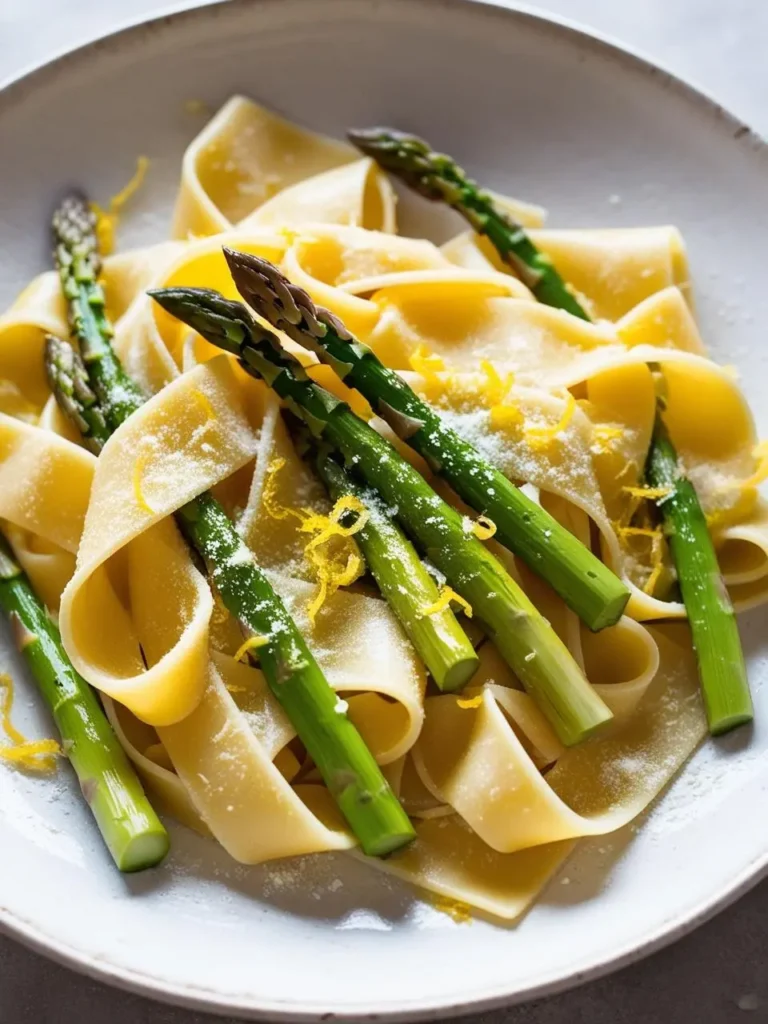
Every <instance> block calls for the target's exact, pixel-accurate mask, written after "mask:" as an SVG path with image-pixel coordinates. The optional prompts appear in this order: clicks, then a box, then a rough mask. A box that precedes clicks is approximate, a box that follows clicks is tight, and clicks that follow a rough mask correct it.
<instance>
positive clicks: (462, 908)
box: [430, 896, 472, 924]
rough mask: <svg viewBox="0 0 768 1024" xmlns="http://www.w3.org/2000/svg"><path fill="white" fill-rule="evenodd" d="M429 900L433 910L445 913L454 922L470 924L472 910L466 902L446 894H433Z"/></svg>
mask: <svg viewBox="0 0 768 1024" xmlns="http://www.w3.org/2000/svg"><path fill="white" fill-rule="evenodd" d="M430 902H431V903H432V906H433V907H434V909H435V910H438V911H439V912H440V913H441V914H447V915H448V917H450V918H451V920H452V921H455V922H456V924H472V910H471V908H470V907H468V906H467V904H466V903H462V902H461V901H460V900H453V899H449V898H448V897H447V896H433V897H432V899H431V900H430Z"/></svg>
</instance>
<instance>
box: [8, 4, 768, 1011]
mask: <svg viewBox="0 0 768 1024" xmlns="http://www.w3.org/2000/svg"><path fill="white" fill-rule="evenodd" d="M279 2H280V0H182V2H181V3H177V4H171V5H169V6H168V7H165V8H163V9H161V10H160V11H158V12H157V13H156V14H153V15H151V16H149V17H146V16H139V17H138V18H128V19H125V20H124V21H121V22H120V23H119V24H118V25H117V27H115V28H114V29H112V30H111V31H109V32H106V33H104V32H100V33H98V32H97V33H95V34H94V35H92V36H90V37H89V38H87V39H86V40H85V41H84V42H82V43H80V44H79V45H77V46H75V47H65V48H63V49H61V50H59V51H56V52H54V54H53V55H52V56H51V57H49V58H47V59H44V60H42V61H37V62H33V63H32V64H30V65H28V66H27V67H26V68H23V69H22V70H21V71H20V72H17V73H15V74H13V75H11V76H10V77H8V78H5V79H2V80H0V112H2V111H3V110H4V109H6V108H7V107H8V106H9V105H10V104H13V103H15V102H16V101H17V100H18V99H20V98H21V97H22V96H23V95H24V94H25V93H26V92H27V91H28V90H32V89H35V88H39V87H41V86H44V84H45V81H46V79H47V78H48V77H49V76H55V75H57V74H60V73H61V72H62V70H66V68H67V66H68V65H73V66H75V65H77V64H79V63H80V62H82V61H88V60H89V59H90V58H91V57H92V56H93V55H94V54H97V53H98V51H100V50H102V49H109V48H112V47H120V46H121V45H122V44H123V42H124V41H127V40H129V39H130V38H131V37H133V36H137V35H139V34H140V33H142V32H144V31H146V30H148V29H149V30H151V29H161V30H163V31H164V30H165V29H166V28H168V29H171V28H173V26H174V25H176V24H178V23H179V22H181V21H190V22H191V21H193V20H194V19H198V18H199V19H201V20H204V19H206V18H208V17H210V16H211V15H212V14H213V15H214V16H215V13H216V11H217V10H219V9H224V8H225V7H226V8H239V9H241V10H245V9H247V8H248V7H254V6H256V5H259V6H264V7H266V6H271V5H274V4H277V3H279ZM294 2H301V3H311V0H294ZM347 2H349V3H351V2H353V0H347ZM357 2H358V3H359V2H360V0H357ZM366 2H368V3H369V4H370V5H373V6H375V4H376V2H377V0H366ZM391 2H392V0H390V3H391ZM395 2H396V3H398V4H401V5H405V4H408V3H410V4H415V3H418V4H421V5H422V6H423V7H435V8H439V7H442V8H444V9H456V10H461V9H467V8H469V7H473V8H474V9H475V12H476V16H477V17H488V18H498V19H499V20H500V21H501V22H504V23H506V24H507V25H511V24H513V23H514V22H515V21H518V22H523V23H526V24H529V25H533V26H535V27H538V28H539V29H542V30H544V31H549V32H550V33H554V34H558V35H559V36H560V38H562V39H564V40H566V41H568V42H570V43H572V44H575V45H577V46H580V47H582V48H590V49H591V50H592V51H593V52H595V53H597V54H598V55H601V56H603V57H607V58H610V59H612V60H614V61H615V62H616V63H617V64H619V65H621V66H623V67H629V68H634V69H635V70H636V71H638V72H640V73H642V74H643V75H644V76H646V77H647V78H652V79H653V78H655V79H658V80H659V82H660V85H661V87H662V88H666V89H670V90H672V91H673V92H675V93H677V94H678V95H679V96H682V97H683V98H685V99H687V100H688V101H690V102H691V103H692V104H693V105H694V106H695V107H697V108H698V109H699V110H704V111H706V112H708V113H709V114H710V115H712V116H714V118H715V119H716V120H719V121H722V122H724V123H725V124H726V125H727V126H729V127H730V129H731V137H732V140H733V141H734V142H735V143H736V144H737V145H743V146H746V147H747V148H748V149H749V150H751V152H752V155H753V156H757V157H758V158H762V159H763V160H768V140H766V139H765V138H764V137H763V136H762V135H761V134H760V133H759V132H757V131H756V130H755V129H753V128H752V127H751V126H750V125H749V124H747V123H746V122H745V121H744V120H743V119H742V118H741V117H739V116H738V115H737V114H735V113H734V112H733V111H731V110H730V109H729V108H728V107H726V106H724V105H723V104H721V103H720V102H719V100H717V99H716V97H715V96H713V95H712V94H711V93H710V92H709V91H708V90H707V89H706V88H705V87H703V86H701V85H700V84H698V83H697V82H695V81H693V80H691V79H689V78H688V77H686V76H682V75H680V74H678V73H677V72H673V71H671V70H670V69H669V68H667V67H666V66H665V65H664V64H663V63H659V62H658V61H657V60H655V59H654V58H651V57H650V56H649V55H646V54H645V53H643V52H642V50H640V49H637V48H635V47H632V46H630V45H628V44H626V43H623V42H621V41H619V40H617V39H615V38H614V37H613V36H612V35H610V34H609V33H604V32H601V31H599V30H596V29H592V28H590V27H588V26H586V25H583V24H581V23H580V22H578V21H577V20H575V19H571V18H568V17H563V16H560V15H557V14H552V13H550V12H548V11H543V10H541V9H540V8H538V7H535V6H531V5H529V4H523V3H518V2H517V0H395ZM766 876H768V849H766V850H765V851H764V852H763V853H762V854H761V855H759V856H756V857H754V858H753V859H752V861H751V862H750V863H749V864H747V866H746V867H744V868H743V870H742V871H741V872H740V873H739V874H737V875H736V876H735V877H734V878H733V879H731V881H730V882H729V883H728V884H727V885H726V886H724V887H721V888H720V889H719V890H718V891H717V892H715V893H713V894H712V895H711V897H710V898H707V899H706V900H704V901H700V902H699V903H698V905H696V906H694V907H693V908H691V909H689V910H687V911H680V912H679V913H678V914H677V916H676V917H673V918H671V919H666V920H664V921H663V922H662V923H661V924H659V925H658V926H657V927H656V928H655V929H654V930H653V931H651V932H650V933H648V934H647V935H646V937H645V938H644V939H643V940H642V941H641V942H639V943H638V942H631V941H630V942H627V943H625V944H624V945H623V946H622V947H620V948H619V949H617V950H616V951H614V952H613V953H612V954H611V955H610V956H609V957H607V958H605V957H603V958H601V959H599V960H596V961H595V962H593V963H591V964H589V965H588V966H585V967H583V968H582V969H580V970H578V971H577V972H575V973H572V974H568V975H563V974H562V972H561V970H557V969H555V970H553V972H552V974H551V976H548V977H545V978H540V979H539V980H538V981H537V982H536V983H535V984H530V985H528V986H526V987H525V988H523V989H518V990H517V991H515V992H510V991H509V990H505V989H504V986H503V985H502V986H499V987H497V988H495V989H494V990H493V991H491V992H490V993H487V994H485V995H482V994H479V995H476V996H475V995H471V994H468V995H466V996H465V997H462V998H461V999H460V1000H458V1001H456V1000H455V999H449V1000H448V1001H447V1002H441V1001H439V1000H436V999H427V1000H400V1001H399V1003H398V1004H396V1005H394V1006H392V1007H388V1008H386V1009H383V1010H381V1009H375V1008H372V1007H371V1006H370V1004H360V1006H359V1008H349V1009H347V1010H342V1011H333V1012H328V1011H327V1009H325V1008H324V1007H323V1006H321V1005H316V1006H315V1008H314V1009H312V1008H306V1009H302V1010H297V1009H295V1008H291V1006H290V1005H289V1004H287V1003H285V1002H282V1001H276V1000H274V999H272V1000H266V1001H265V1000H262V999H259V1000H258V1001H254V1000H253V999H252V998H250V997H249V996H247V995H245V993H242V994H240V995H236V994H232V995H228V994H225V993H216V992H215V991H212V990H210V989H203V988H198V987H196V986H195V985H194V984H193V983H189V982H188V983H179V982H171V981H168V980H167V979H163V978H159V977H157V976H154V975H152V974H150V973H148V972H146V971H140V970H137V969H134V968H130V969H129V968H126V967H123V966H120V965H119V964H117V963H113V962H111V961H110V960H108V959H107V958H106V957H105V956H104V955H103V954H101V955H99V954H94V953H88V952H86V951H84V950H78V949H76V948H75V947H73V946H72V945H71V944H69V943H65V942H62V941H60V940H58V939H56V938H54V937H53V936H52V935H50V934H48V933H46V932H45V930H44V929H43V928H42V927H39V926H37V925H34V924H32V922H30V921H28V920H25V919H24V918H23V917H22V916H20V915H18V914H16V913H14V912H12V911H10V910H9V909H8V908H6V907H1V906H0V933H1V934H3V935H6V936H8V937H10V938H12V939H14V940H16V941H18V942H20V943H21V944H22V945H24V946H26V947H27V948H28V949H31V950H32V951H33V952H35V953H38V954H40V955H42V956H45V957H47V958H49V959H51V960H54V961H55V962H57V963H59V964H61V965H62V966H64V967H67V968H69V969H71V970H73V971H75V972H77V973H79V974H82V975H86V976H87V977H90V978H92V979H94V980H95V981H99V982H102V983H104V984H108V985H111V986H113V987H116V988H118V989H122V990H123V991H128V992H132V993H136V994H138V995H141V996H144V997H145V998H149V999H154V1000H156V1001H160V1002H164V1003H167V1004H171V1005H174V1006H180V1007H184V1008H187V1009H192V1010H202V1011H206V1012H208V1013H212V1014H217V1015H224V1014H232V1013H236V1014H238V1015H240V1016H241V1017H242V1018H243V1019H248V1020H266V1021H272V1020H274V1019H275V1018H279V1020H280V1021H283V1022H294V1021H295V1022H297V1024H307V1022H320V1021H328V1020H340V1021H361V1020H366V1021H373V1020H387V1021H416V1020H435V1019H437V1018H443V1017H452V1016H458V1015H460V1014H463V1013H470V1012H472V1013H482V1012H488V1011H492V1010H495V1009H500V1008H503V1007H511V1006H515V1005H519V1004H521V1003H525V1002H529V1001H531V1000H533V999H538V998H542V997H544V996H550V995H555V994H557V993H561V992H565V991H567V990H569V989H573V988H576V987H578V986H581V985H583V984H585V983H586V982H588V981H593V980H597V979H598V978H601V977H604V976H606V975H608V974H611V973H613V972H614V971H618V970H620V969H621V968H623V967H627V966H629V965H630V964H633V963H636V962H638V961H640V960H642V959H644V958H645V957H647V956H650V955H651V954H653V953H656V952H658V951H659V950H661V949H663V948H665V947H666V946H668V945H671V944H672V943H673V942H676V941H677V940H678V939H681V938H683V937H684V936H685V935H688V934H690V933H691V932H693V931H694V930H695V929H696V928H698V927H699V926H700V925H702V924H704V923H705V922H706V921H708V920H710V919H711V918H712V917H714V916H715V915H717V914H718V913H719V912H720V911H722V910H724V909H725V908H726V907H727V906H729V905H730V904H731V903H734V902H735V901H736V900H737V899H739V898H740V897H741V896H743V895H745V894H746V893H747V892H749V891H750V890H751V889H752V888H754V887H755V886H756V885H757V884H758V883H759V882H761V881H762V880H763V879H764V878H765V877H766Z"/></svg>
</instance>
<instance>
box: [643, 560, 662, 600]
mask: <svg viewBox="0 0 768 1024" xmlns="http://www.w3.org/2000/svg"><path fill="white" fill-rule="evenodd" d="M663 571H664V565H663V563H662V562H657V563H656V565H655V566H654V567H653V572H652V573H651V575H650V576H649V577H648V579H647V580H646V581H645V585H644V586H643V593H645V594H647V595H648V596H649V597H653V592H654V590H655V589H656V584H657V583H658V582H659V577H660V576H661V574H662V572H663Z"/></svg>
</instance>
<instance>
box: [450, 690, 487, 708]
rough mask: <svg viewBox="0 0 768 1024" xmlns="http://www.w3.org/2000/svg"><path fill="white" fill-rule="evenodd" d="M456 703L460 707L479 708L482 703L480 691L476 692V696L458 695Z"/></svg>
mask: <svg viewBox="0 0 768 1024" xmlns="http://www.w3.org/2000/svg"><path fill="white" fill-rule="evenodd" d="M456 703H457V704H458V706H459V707H460V708H479V707H480V705H481V704H482V703H483V695H482V693H478V695H477V696H476V697H467V698H461V697H458V698H457V700H456Z"/></svg>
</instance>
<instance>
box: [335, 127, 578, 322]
mask: <svg viewBox="0 0 768 1024" xmlns="http://www.w3.org/2000/svg"><path fill="white" fill-rule="evenodd" d="M347 135H348V136H349V139H350V141H351V142H352V143H353V144H354V145H355V146H357V147H358V149H360V150H361V151H362V152H363V153H365V155H366V156H370V157H372V158H373V159H374V160H375V161H376V162H377V163H378V164H380V165H381V166H382V167H383V168H384V169H385V170H386V171H389V172H390V173H392V174H394V175H396V176H397V177H398V178H401V179H402V180H403V181H404V182H405V184H406V185H408V186H409V188H412V189H413V190H414V191H415V192H418V193H419V194H420V195H422V196H425V197H426V198H427V199H431V200H435V201H438V202H443V203H447V204H448V205H449V206H452V207H453V209H454V210H456V211H457V212H458V213H460V214H461V215H462V217H464V218H465V220H467V221H468V222H469V223H470V224H471V226H472V228H473V229H474V230H475V231H476V232H477V233H478V234H479V235H486V236H487V237H488V239H489V241H490V242H491V244H492V245H493V246H494V248H495V249H496V251H497V252H498V254H499V256H500V257H501V259H502V260H503V261H504V262H505V263H507V264H508V265H509V266H510V267H511V268H512V270H513V271H514V272H515V274H516V275H517V276H518V277H519V278H520V280H521V281H522V282H523V284H526V285H527V286H528V287H529V288H530V289H531V291H532V292H533V294H534V295H535V296H536V298H537V299H538V300H539V302H544V303H545V304H546V305H547V306H557V308H558V309H566V310H567V311H568V312H569V313H573V315H574V316H578V317H581V318H582V319H584V320H588V319H589V317H588V316H587V314H586V313H585V311H584V309H583V308H582V306H581V304H580V303H579V302H578V300H577V299H576V297H575V295H574V294H573V292H572V291H571V289H570V288H569V286H568V285H567V284H566V282H565V281H564V280H563V279H562V277H561V276H560V275H559V274H558V272H557V270H556V269H555V267H554V266H553V265H552V261H551V260H550V258H549V257H548V256H547V255H546V254H545V253H543V252H541V250H540V249H537V248H536V246H535V245H534V244H533V242H532V241H531V239H530V238H529V237H528V235H527V233H526V231H525V228H524V227H523V226H522V224H518V223H517V221H515V220H513V219H512V217H510V215H509V214H508V213H505V212H503V211H502V210H500V209H499V207H498V206H497V205H496V203H495V202H494V200H493V197H492V196H491V195H490V194H489V193H488V192H486V191H485V190H484V189H481V188H480V187H479V185H478V184H477V182H475V181H473V180H472V179H471V178H469V177H467V175H466V174H465V172H464V171H463V170H462V169H461V167H459V165H458V164H457V163H456V161H455V160H453V159H452V158H451V157H449V156H446V155H445V154H444V153H436V152H434V150H432V149H431V148H430V147H429V144H428V143H426V142H425V141H424V140H423V139H420V138H419V137H418V136H417V135H408V134H406V133H404V132H398V131H395V130H393V129H391V128H367V129H363V130H356V131H350V132H348V133H347Z"/></svg>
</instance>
